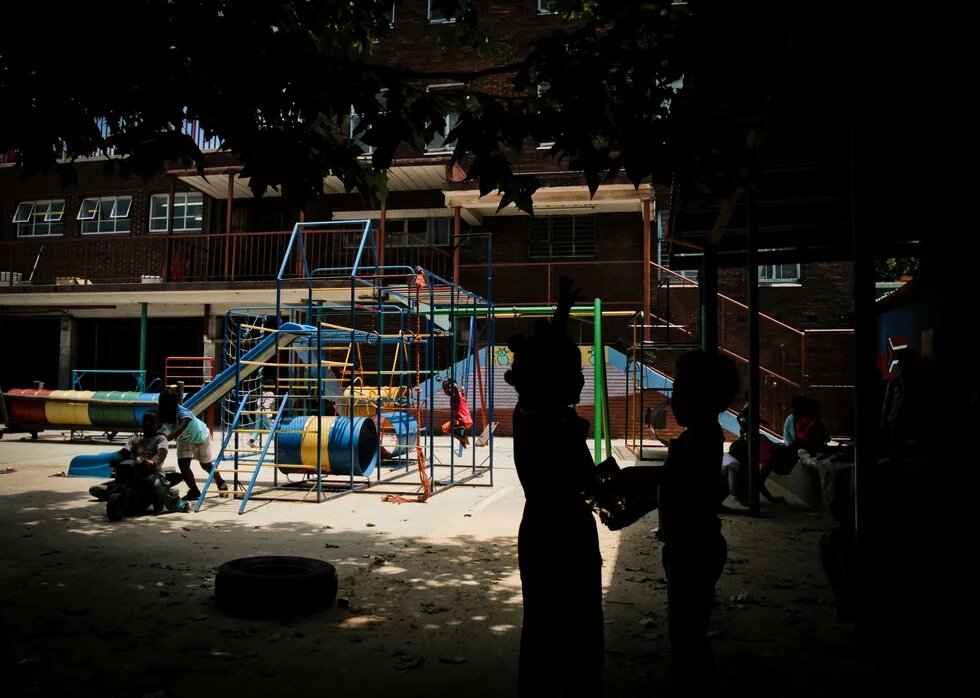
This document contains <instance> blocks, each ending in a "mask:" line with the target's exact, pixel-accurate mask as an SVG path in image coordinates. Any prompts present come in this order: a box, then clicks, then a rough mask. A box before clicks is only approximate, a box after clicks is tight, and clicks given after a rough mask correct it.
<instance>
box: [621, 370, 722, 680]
mask: <svg viewBox="0 0 980 698" xmlns="http://www.w3.org/2000/svg"><path fill="white" fill-rule="evenodd" d="M737 392H738V374H737V372H736V369H735V364H734V363H733V362H732V361H731V359H729V358H728V357H724V356H720V355H717V354H707V353H703V352H700V351H693V352H688V353H687V354H684V355H683V356H681V358H680V359H678V361H677V372H676V377H675V378H674V390H673V394H672V395H671V399H670V406H671V409H672V410H673V412H674V417H675V418H676V419H677V423H678V424H680V425H681V426H683V427H685V431H684V432H683V433H682V434H681V435H680V437H678V438H676V439H672V440H671V442H670V446H669V448H668V452H667V459H666V461H665V462H664V465H663V466H662V467H633V468H625V469H624V470H621V471H619V472H618V473H617V475H616V477H615V478H614V480H613V486H614V488H616V489H619V490H621V491H625V492H628V491H635V490H642V491H647V492H652V491H653V489H654V488H656V487H657V486H658V485H661V486H662V490H663V497H662V499H661V501H660V522H661V528H662V529H663V536H664V550H663V564H664V571H665V572H666V577H667V615H668V624H669V632H670V643H671V648H672V651H673V663H674V672H675V673H674V685H675V688H680V689H682V690H683V691H684V692H685V693H687V692H691V691H696V690H697V689H699V688H700V687H707V686H710V682H711V680H712V665H713V662H712V658H711V648H710V643H709V641H708V622H709V619H710V617H711V607H712V605H713V604H714V597H715V583H716V582H717V581H718V578H719V576H721V572H722V569H723V568H724V564H725V559H726V556H727V550H728V546H727V543H726V542H725V538H724V537H723V536H722V535H721V521H720V520H719V518H718V484H719V476H718V467H719V464H720V463H721V461H722V454H723V452H724V441H725V440H724V436H723V434H722V431H721V426H720V425H719V424H718V414H719V413H720V412H722V411H724V410H725V409H726V408H727V407H728V405H729V403H730V402H731V400H732V398H734V397H735V395H736V393H737ZM694 694H695V693H693V692H692V693H691V695H694Z"/></svg>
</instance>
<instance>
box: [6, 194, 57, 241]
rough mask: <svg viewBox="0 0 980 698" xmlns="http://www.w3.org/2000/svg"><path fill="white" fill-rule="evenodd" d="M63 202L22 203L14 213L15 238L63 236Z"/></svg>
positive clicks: (53, 200)
mask: <svg viewBox="0 0 980 698" xmlns="http://www.w3.org/2000/svg"><path fill="white" fill-rule="evenodd" d="M64 215H65V200H64V199H51V200H48V201H22V202H20V203H19V204H17V210H16V211H14V219H13V222H14V223H16V224H17V237H19V238H38V237H51V236H54V235H64V234H65V224H64V222H63V221H62V219H63V218H64Z"/></svg>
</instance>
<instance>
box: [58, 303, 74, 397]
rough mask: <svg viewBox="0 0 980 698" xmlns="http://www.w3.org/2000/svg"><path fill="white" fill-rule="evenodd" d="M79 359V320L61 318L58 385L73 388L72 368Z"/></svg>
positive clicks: (61, 387) (62, 387)
mask: <svg viewBox="0 0 980 698" xmlns="http://www.w3.org/2000/svg"><path fill="white" fill-rule="evenodd" d="M77 360H78V320H76V319H75V318H70V317H63V318H61V334H60V339H59V349H58V387H59V388H60V389H62V390H67V389H70V388H71V370H72V369H73V368H75V363H76V362H77Z"/></svg>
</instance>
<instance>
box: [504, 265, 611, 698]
mask: <svg viewBox="0 0 980 698" xmlns="http://www.w3.org/2000/svg"><path fill="white" fill-rule="evenodd" d="M559 289H560V295H559V302H558V308H557V310H556V311H555V317H554V321H553V322H552V323H551V324H548V323H547V322H545V323H537V324H536V326H535V333H534V334H533V335H532V336H530V337H523V336H519V337H514V338H512V339H511V340H510V342H509V344H510V348H511V349H512V350H513V352H514V363H513V367H512V368H511V369H510V370H509V371H507V373H506V375H505V379H506V381H507V382H508V383H510V384H511V385H513V386H514V387H515V388H516V390H517V394H518V401H517V407H516V408H515V409H514V462H515V464H516V466H517V475H518V477H519V478H520V481H521V485H522V486H523V488H524V496H525V504H524V516H523V518H522V519H521V528H520V533H519V536H518V546H517V547H518V558H519V563H520V570H521V587H522V591H523V596H524V619H523V624H522V627H521V654H520V668H519V695H521V696H535V697H537V696H571V695H575V696H601V695H602V671H603V663H604V659H605V657H604V642H603V623H602V578H601V569H602V557H601V556H600V554H599V538H598V534H597V532H596V525H595V519H594V518H593V515H592V510H591V507H590V506H589V505H588V504H586V503H585V499H584V496H583V492H585V491H586V490H587V489H588V488H589V487H590V486H591V485H590V483H591V481H592V479H593V476H594V470H595V466H594V464H593V459H592V453H591V452H590V451H589V448H588V445H587V443H586V438H587V436H588V432H589V423H588V422H587V421H586V420H584V419H582V418H580V417H579V416H578V415H577V414H576V412H575V405H576V404H577V403H578V402H579V399H580V397H581V392H582V386H583V384H584V378H583V376H582V366H581V364H582V357H581V353H580V352H579V349H578V347H577V346H576V345H575V343H574V342H573V341H572V340H571V338H570V337H569V336H568V334H567V321H568V313H569V310H570V309H571V307H572V305H573V304H574V302H575V298H576V291H573V290H572V287H571V281H570V280H569V279H564V278H563V279H562V280H561V281H560V283H559Z"/></svg>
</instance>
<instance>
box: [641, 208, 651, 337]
mask: <svg viewBox="0 0 980 698" xmlns="http://www.w3.org/2000/svg"><path fill="white" fill-rule="evenodd" d="M650 250H651V241H650V199H643V334H642V335H641V336H642V337H643V339H644V340H645V341H649V339H650V325H651V324H652V323H651V322H650V293H651V284H650V262H651V259H650Z"/></svg>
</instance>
